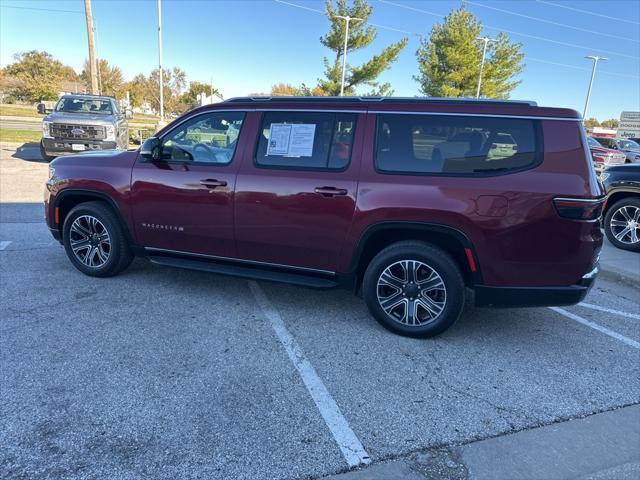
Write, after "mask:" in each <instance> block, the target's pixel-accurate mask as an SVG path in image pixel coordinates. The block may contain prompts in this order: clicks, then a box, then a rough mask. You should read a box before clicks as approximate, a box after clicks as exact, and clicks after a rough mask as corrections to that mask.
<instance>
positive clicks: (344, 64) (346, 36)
mask: <svg viewBox="0 0 640 480" xmlns="http://www.w3.org/2000/svg"><path fill="white" fill-rule="evenodd" d="M334 16H335V17H336V18H341V19H342V20H344V21H345V29H344V51H343V52H342V80H341V81H340V96H341V97H342V96H344V76H345V73H346V71H347V43H348V41H349V22H351V21H352V20H354V21H356V22H357V21H362V18H356V17H350V16H349V15H347V16H346V17H343V16H342V15H334Z"/></svg>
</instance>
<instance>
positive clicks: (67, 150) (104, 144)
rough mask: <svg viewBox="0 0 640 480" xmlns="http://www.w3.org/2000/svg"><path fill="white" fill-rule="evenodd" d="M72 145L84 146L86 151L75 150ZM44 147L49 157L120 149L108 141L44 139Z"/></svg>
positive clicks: (114, 143)
mask: <svg viewBox="0 0 640 480" xmlns="http://www.w3.org/2000/svg"><path fill="white" fill-rule="evenodd" d="M71 145H83V146H84V150H73V147H72V146H71ZM42 147H43V148H44V151H45V153H46V154H47V155H51V156H53V157H55V156H61V155H70V154H76V153H82V152H83V151H95V150H113V149H115V148H118V144H117V142H115V141H107V140H86V139H85V140H70V139H63V138H43V139H42Z"/></svg>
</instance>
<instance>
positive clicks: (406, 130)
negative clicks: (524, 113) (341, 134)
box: [375, 114, 542, 176]
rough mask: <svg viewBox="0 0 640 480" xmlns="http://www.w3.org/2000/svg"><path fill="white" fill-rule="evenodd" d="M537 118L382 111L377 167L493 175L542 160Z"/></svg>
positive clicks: (391, 170)
mask: <svg viewBox="0 0 640 480" xmlns="http://www.w3.org/2000/svg"><path fill="white" fill-rule="evenodd" d="M541 136H542V134H541V128H540V125H539V122H538V121H537V120H529V119H518V118H498V117H472V116H469V117H464V116H447V115H419V114H417V115H416V114H378V117H377V132H376V156H375V165H376V169H377V170H378V171H380V172H382V173H405V174H423V175H451V176H456V175H465V176H490V175H502V174H505V173H512V172H516V171H521V170H526V169H529V168H533V167H535V166H537V165H538V164H539V163H540V162H541V160H542V151H541V150H542V148H541Z"/></svg>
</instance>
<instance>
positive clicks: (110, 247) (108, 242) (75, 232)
mask: <svg viewBox="0 0 640 480" xmlns="http://www.w3.org/2000/svg"><path fill="white" fill-rule="evenodd" d="M62 235H63V240H64V248H65V251H66V252H67V256H68V257H69V259H70V260H71V263H73V265H74V266H75V267H76V268H77V269H78V270H80V271H81V272H82V273H84V274H86V275H90V276H92V277H110V276H112V275H117V274H118V273H120V272H121V271H123V270H124V269H125V268H127V267H128V266H129V264H130V263H131V261H132V260H133V253H132V252H131V248H130V247H129V243H128V242H127V237H126V235H125V232H124V229H123V228H122V225H121V224H120V221H119V220H118V218H117V217H116V215H115V214H114V213H113V211H112V210H111V209H110V208H109V207H108V206H107V205H106V204H104V203H103V202H87V203H81V204H80V205H77V206H76V207H74V208H73V209H72V210H71V211H70V212H69V214H68V215H67V216H66V218H65V220H64V225H63V227H62Z"/></svg>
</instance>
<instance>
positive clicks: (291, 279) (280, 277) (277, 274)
mask: <svg viewBox="0 0 640 480" xmlns="http://www.w3.org/2000/svg"><path fill="white" fill-rule="evenodd" d="M147 258H148V259H149V260H150V261H151V263H154V264H156V265H162V266H165V267H176V268H186V269H188V270H199V271H201V272H210V273H217V274H220V275H231V276H233V277H243V278H252V279H254V280H266V281H269V282H281V283H290V284H294V285H300V286H303V287H311V288H333V287H336V286H338V282H336V281H334V280H330V279H328V278H323V277H317V276H313V275H309V274H301V273H292V272H283V271H279V270H267V269H262V268H256V267H248V266H246V265H232V264H228V263H214V262H209V261H203V260H192V259H187V258H177V257H168V256H167V257H165V256H159V255H149V256H147Z"/></svg>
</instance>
